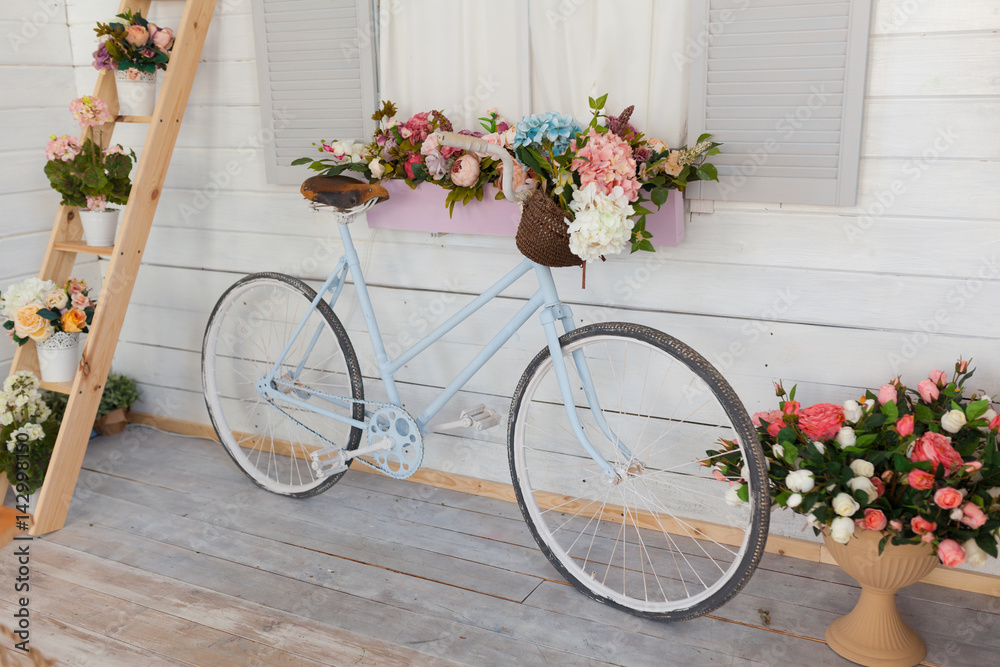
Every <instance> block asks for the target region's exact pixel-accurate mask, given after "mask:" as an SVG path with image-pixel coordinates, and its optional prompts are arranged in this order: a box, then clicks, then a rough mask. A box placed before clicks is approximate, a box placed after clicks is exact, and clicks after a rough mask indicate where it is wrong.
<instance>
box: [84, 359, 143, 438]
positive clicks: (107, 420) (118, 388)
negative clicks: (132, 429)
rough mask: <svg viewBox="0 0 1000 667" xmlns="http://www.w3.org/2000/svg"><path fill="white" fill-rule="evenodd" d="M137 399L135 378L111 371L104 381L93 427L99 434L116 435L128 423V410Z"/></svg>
mask: <svg viewBox="0 0 1000 667" xmlns="http://www.w3.org/2000/svg"><path fill="white" fill-rule="evenodd" d="M138 400H139V389H138V387H137V386H136V383H135V380H133V379H132V378H130V377H127V376H125V375H119V374H118V373H111V374H109V375H108V379H107V381H106V382H105V383H104V393H103V394H101V404H100V405H99V406H98V408H97V419H96V421H94V429H95V430H96V431H97V432H98V433H99V434H100V435H117V434H118V433H121V432H122V431H124V430H125V426H126V425H127V424H128V411H129V408H131V407H132V405H133V404H134V403H135V402H136V401H138Z"/></svg>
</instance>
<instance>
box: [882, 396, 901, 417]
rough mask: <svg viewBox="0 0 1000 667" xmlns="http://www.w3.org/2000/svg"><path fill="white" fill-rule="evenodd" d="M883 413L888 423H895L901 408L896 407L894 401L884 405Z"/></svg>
mask: <svg viewBox="0 0 1000 667" xmlns="http://www.w3.org/2000/svg"><path fill="white" fill-rule="evenodd" d="M881 413H882V414H884V415H885V418H886V419H887V420H888V421H891V422H894V421H896V420H897V419H898V418H899V408H897V407H896V403H895V402H893V401H888V402H886V403H884V404H883V405H882V409H881Z"/></svg>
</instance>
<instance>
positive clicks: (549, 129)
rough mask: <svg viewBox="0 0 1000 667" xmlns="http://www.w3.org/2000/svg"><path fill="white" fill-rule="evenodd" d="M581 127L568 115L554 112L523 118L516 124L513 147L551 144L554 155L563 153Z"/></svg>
mask: <svg viewBox="0 0 1000 667" xmlns="http://www.w3.org/2000/svg"><path fill="white" fill-rule="evenodd" d="M582 131H583V126H582V125H580V123H578V122H576V120H575V119H574V118H573V117H572V116H570V115H569V114H557V113H554V112H551V111H550V112H548V113H540V114H534V115H532V116H525V117H524V118H522V119H521V120H520V121H518V123H517V130H516V131H515V133H514V147H515V148H518V147H520V146H525V145H531V146H535V147H541V146H542V142H543V141H550V142H552V152H553V153H554V154H555V155H559V154H561V153H565V152H566V150H567V149H569V142H570V140H571V139H572V138H573V137H575V136H576V135H577V134H578V133H579V132H582Z"/></svg>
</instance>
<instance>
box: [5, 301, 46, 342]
mask: <svg viewBox="0 0 1000 667" xmlns="http://www.w3.org/2000/svg"><path fill="white" fill-rule="evenodd" d="M40 308H41V306H40V305H38V304H37V303H29V304H28V305H27V306H22V307H21V308H20V309H18V311H17V312H16V313H14V333H16V334H17V335H18V336H19V337H20V338H30V339H32V340H37V341H42V340H45V339H46V338H48V337H49V336H51V335H52V325H51V324H50V323H49V321H48V320H47V319H45V318H44V317H42V316H41V315H39V314H38V311H39V309H40Z"/></svg>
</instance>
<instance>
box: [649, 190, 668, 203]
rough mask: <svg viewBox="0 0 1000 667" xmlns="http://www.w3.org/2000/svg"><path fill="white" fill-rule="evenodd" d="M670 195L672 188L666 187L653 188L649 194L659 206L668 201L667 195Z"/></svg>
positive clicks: (652, 200)
mask: <svg viewBox="0 0 1000 667" xmlns="http://www.w3.org/2000/svg"><path fill="white" fill-rule="evenodd" d="M669 195H670V189H669V188H664V187H658V188H653V191H652V192H651V193H650V195H649V200H650V201H651V202H653V203H654V204H656V207H657V208H659V207H660V206H663V205H664V204H666V203H667V197H668V196H669Z"/></svg>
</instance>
